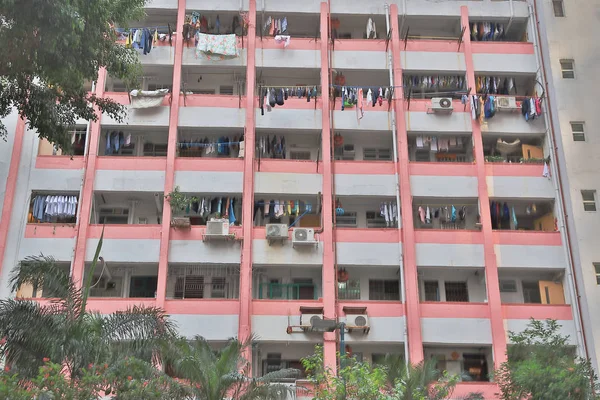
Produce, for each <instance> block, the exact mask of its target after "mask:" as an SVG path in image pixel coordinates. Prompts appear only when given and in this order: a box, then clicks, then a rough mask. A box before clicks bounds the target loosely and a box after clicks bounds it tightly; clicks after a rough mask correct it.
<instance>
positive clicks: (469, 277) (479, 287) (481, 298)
mask: <svg viewBox="0 0 600 400" xmlns="http://www.w3.org/2000/svg"><path fill="white" fill-rule="evenodd" d="M425 281H437V282H438V288H439V291H440V301H442V302H443V301H446V291H445V286H444V285H445V282H446V281H448V282H467V290H468V293H469V302H471V303H485V302H487V295H486V285H485V272H484V270H483V269H479V268H478V269H477V270H475V271H473V270H472V269H471V270H468V269H458V268H419V294H420V297H421V301H425V285H424V282H425Z"/></svg>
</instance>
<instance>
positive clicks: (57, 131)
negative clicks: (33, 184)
mask: <svg viewBox="0 0 600 400" xmlns="http://www.w3.org/2000/svg"><path fill="white" fill-rule="evenodd" d="M146 2H147V0H102V1H89V0H52V1H48V0H27V1H23V0H0V37H1V38H2V40H1V41H0V54H2V57H0V136H5V135H6V134H7V131H6V127H5V126H4V124H3V123H2V121H1V119H2V118H4V117H6V116H7V115H8V114H9V113H10V112H12V110H13V108H14V109H17V110H18V112H19V114H20V115H21V117H24V118H26V119H27V121H28V124H29V127H30V128H31V129H36V130H37V132H38V134H39V136H40V137H42V138H46V139H48V140H49V141H50V142H53V143H55V144H56V145H58V146H59V147H61V148H62V149H63V150H65V151H66V152H69V151H70V148H71V142H70V138H68V137H67V130H68V128H69V127H71V126H73V125H74V124H75V122H76V121H77V119H79V118H82V119H85V120H93V121H95V120H96V115H95V114H94V106H97V107H98V108H99V109H100V110H102V112H104V113H107V114H108V115H110V116H111V117H113V118H115V119H117V120H122V118H123V116H124V108H123V106H121V105H119V104H116V103H115V102H113V101H111V100H109V99H104V98H98V97H96V96H94V95H93V94H88V92H87V90H86V89H85V83H86V82H90V81H92V82H93V81H96V80H97V78H98V70H99V68H101V67H104V68H106V70H107V72H108V73H109V74H110V75H111V76H112V77H114V78H119V79H122V80H124V81H125V82H126V83H128V84H133V82H136V81H137V77H138V75H139V73H140V70H141V69H140V65H139V61H138V58H137V55H136V53H135V50H133V49H126V48H125V47H124V46H122V45H119V44H117V43H116V39H117V36H116V33H115V31H114V26H126V24H127V23H128V22H130V21H133V20H139V19H141V18H142V17H143V16H144V5H145V4H146Z"/></svg>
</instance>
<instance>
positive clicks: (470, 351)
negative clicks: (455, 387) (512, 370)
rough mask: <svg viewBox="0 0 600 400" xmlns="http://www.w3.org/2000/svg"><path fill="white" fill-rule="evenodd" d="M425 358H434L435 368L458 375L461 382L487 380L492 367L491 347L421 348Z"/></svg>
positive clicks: (429, 346)
mask: <svg viewBox="0 0 600 400" xmlns="http://www.w3.org/2000/svg"><path fill="white" fill-rule="evenodd" d="M423 351H424V353H425V359H430V358H433V359H436V360H437V366H436V367H437V369H438V370H440V371H448V373H449V374H450V375H458V376H459V377H460V380H461V381H462V382H489V381H490V377H489V374H490V373H491V372H492V369H493V367H494V363H493V358H492V349H491V347H483V348H472V347H471V348H469V347H464V346H452V347H436V346H431V345H426V346H424V348H423Z"/></svg>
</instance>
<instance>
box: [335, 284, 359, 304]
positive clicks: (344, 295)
mask: <svg viewBox="0 0 600 400" xmlns="http://www.w3.org/2000/svg"><path fill="white" fill-rule="evenodd" d="M338 299H340V300H360V281H359V280H358V279H350V280H348V281H347V282H338Z"/></svg>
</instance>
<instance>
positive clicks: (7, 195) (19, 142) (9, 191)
mask: <svg viewBox="0 0 600 400" xmlns="http://www.w3.org/2000/svg"><path fill="white" fill-rule="evenodd" d="M14 134H15V140H14V143H13V148H12V154H11V156H10V165H9V167H8V176H7V177H6V186H5V189H4V204H3V206H2V216H1V217H0V274H1V273H2V266H3V265H4V254H5V252H6V242H7V240H8V232H9V231H10V220H11V219H12V211H13V203H14V201H15V195H16V188H17V178H18V177H19V163H20V162H21V153H22V151H23V137H24V136H25V120H24V119H21V118H20V117H19V119H18V120H17V127H16V129H15V133H14ZM11 268H12V266H11ZM0 276H1V275H0Z"/></svg>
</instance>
